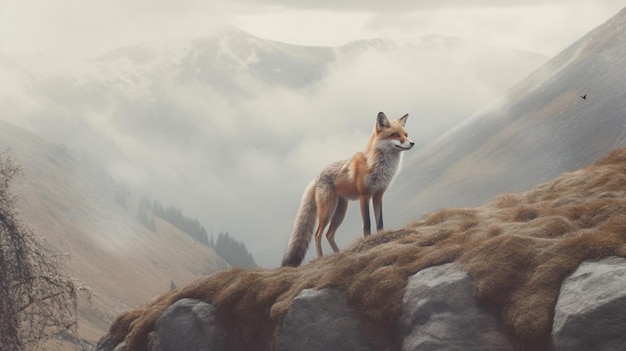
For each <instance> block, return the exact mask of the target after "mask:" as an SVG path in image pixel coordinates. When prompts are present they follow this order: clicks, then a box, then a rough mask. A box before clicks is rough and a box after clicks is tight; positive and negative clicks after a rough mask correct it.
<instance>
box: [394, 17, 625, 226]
mask: <svg viewBox="0 0 626 351" xmlns="http://www.w3.org/2000/svg"><path fill="white" fill-rule="evenodd" d="M625 57H626V9H625V10H622V11H621V12H619V13H618V14H617V15H616V16H614V17H613V18H611V19H610V20H608V21H607V22H606V23H604V24H602V25H601V26H599V27H598V28H596V29H595V30H593V31H591V32H590V33H588V34H587V35H585V36H584V37H582V38H581V39H580V40H578V41H576V42H575V43H573V44H572V45H571V46H570V47H568V48H567V49H565V50H564V51H563V52H561V53H560V54H558V55H557V56H555V57H554V58H553V59H551V60H550V61H548V62H547V63H546V64H545V65H544V66H542V67H541V68H539V69H538V70H537V71H535V72H534V73H533V74H531V75H530V76H529V77H528V78H526V79H524V80H522V81H521V82H520V83H519V84H517V85H516V86H515V87H513V88H512V89H511V90H509V91H508V92H507V93H506V94H505V95H504V96H503V97H502V98H500V99H497V100H495V101H494V102H492V103H491V104H489V105H487V106H486V107H485V108H483V109H482V110H480V111H479V112H477V113H476V114H474V115H473V116H472V117H471V118H469V119H468V120H467V121H465V122H464V123H462V124H461V125H459V126H457V127H456V128H454V129H453V130H451V131H450V132H448V133H447V134H445V135H444V136H442V137H440V138H439V139H438V140H436V141H435V142H433V143H431V144H430V145H428V146H427V147H424V148H422V149H421V150H419V151H418V152H417V153H415V154H413V155H411V156H410V157H407V159H406V162H405V165H404V169H403V171H402V173H401V174H400V175H399V177H398V179H397V180H396V184H403V185H404V186H399V187H398V188H399V189H396V191H394V192H393V193H392V195H389V196H390V197H393V198H394V202H396V203H397V202H398V201H399V202H400V203H407V202H408V203H409V204H410V205H409V206H406V209H407V210H406V211H405V210H403V209H401V208H400V207H396V208H397V209H398V212H401V213H402V214H401V215H399V216H398V218H404V219H408V218H413V217H415V215H416V214H418V213H422V212H430V211H433V210H435V209H437V208H440V207H456V206H462V207H464V206H473V205H476V204H479V203H482V202H484V201H486V200H488V199H490V198H492V197H493V196H495V195H496V194H499V193H503V192H509V191H521V190H525V189H528V188H529V187H531V186H532V185H534V184H537V183H540V182H544V181H547V180H548V179H551V178H553V177H555V176H557V175H558V174H560V173H562V172H566V171H572V170H575V169H578V168H580V167H582V166H584V165H588V164H590V163H591V162H593V161H594V160H597V159H598V158H600V157H602V156H603V155H605V154H607V153H608V152H609V151H610V150H612V149H614V148H617V147H624V146H626V113H625V112H624V111H626V83H625V82H624V80H623V79H622V78H621V77H624V76H625V75H626V58H625ZM583 96H584V97H585V98H584V99H583V98H582V97H583Z"/></svg>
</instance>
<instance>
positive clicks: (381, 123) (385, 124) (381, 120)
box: [376, 112, 391, 132]
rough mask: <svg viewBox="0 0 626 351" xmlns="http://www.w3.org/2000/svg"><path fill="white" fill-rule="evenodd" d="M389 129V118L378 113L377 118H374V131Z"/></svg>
mask: <svg viewBox="0 0 626 351" xmlns="http://www.w3.org/2000/svg"><path fill="white" fill-rule="evenodd" d="M389 127H391V123H390V122H389V118H387V116H386V115H385V114H384V113H382V112H378V117H376V131H378V132H380V131H381V130H383V129H385V128H389Z"/></svg>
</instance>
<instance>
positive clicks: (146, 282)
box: [0, 121, 227, 342]
mask: <svg viewBox="0 0 626 351" xmlns="http://www.w3.org/2000/svg"><path fill="white" fill-rule="evenodd" d="M7 149H8V153H9V155H10V157H11V158H12V159H13V161H14V162H15V163H16V164H17V165H19V166H20V167H21V168H22V170H23V176H21V177H18V178H16V180H15V184H14V187H13V192H14V193H15V194H16V195H18V197H19V201H18V203H17V205H18V208H19V210H20V215H21V217H22V219H23V220H24V222H25V223H27V224H28V225H29V226H30V227H31V228H32V229H33V231H34V233H35V235H36V236H38V237H40V238H42V239H43V240H44V243H45V244H46V245H47V246H48V247H50V248H52V249H53V251H54V252H56V253H58V254H60V255H62V256H65V257H66V262H65V264H66V267H67V271H68V273H70V275H71V276H72V277H74V278H76V279H77V281H78V282H79V284H80V285H81V286H82V287H83V288H84V289H81V292H83V293H85V292H90V293H85V294H82V295H81V296H80V297H81V299H80V303H79V335H80V336H81V337H82V338H85V339H87V340H88V341H91V342H95V341H96V340H97V338H98V337H99V335H101V333H102V331H104V330H106V328H107V327H108V324H109V323H110V321H111V317H112V316H114V315H115V314H116V313H117V312H118V311H121V310H124V309H127V308H128V306H138V305H141V304H144V303H146V302H148V301H150V300H151V299H152V297H153V296H154V295H156V294H158V293H161V292H163V291H165V290H167V289H169V287H170V284H171V282H172V281H174V282H175V283H176V284H178V285H180V284H183V283H185V282H187V281H190V280H191V279H194V278H195V277H198V276H200V275H203V274H207V273H210V272H213V271H216V270H218V269H222V268H225V267H226V266H227V265H226V264H225V262H224V261H223V260H222V259H220V258H219V257H218V256H217V255H216V254H215V252H214V251H213V250H212V249H210V248H208V247H207V246H205V245H202V244H200V243H199V242H197V241H194V240H192V239H190V238H189V237H188V236H187V235H186V234H184V233H182V232H180V231H178V230H177V229H175V228H174V227H172V226H171V225H169V224H168V223H166V222H163V221H160V220H158V218H157V219H156V220H157V231H156V232H153V231H150V230H148V229H146V228H145V227H143V226H142V225H141V224H140V223H139V222H138V221H137V220H136V213H137V205H138V203H137V201H136V200H134V197H133V196H132V194H131V193H130V192H128V191H127V190H125V189H124V188H123V187H121V186H119V185H118V184H117V183H115V182H114V181H113V180H112V179H111V178H110V177H109V176H108V175H106V173H105V172H104V171H103V170H102V169H101V168H99V167H98V166H94V164H93V163H92V162H90V161H88V160H87V159H85V158H84V157H79V156H76V155H75V154H73V153H72V152H69V151H68V150H67V149H66V148H65V147H62V146H59V145H56V144H52V143H49V142H47V141H45V140H43V139H41V138H39V137H36V136H34V135H32V134H30V133H28V132H26V131H24V130H21V129H19V128H17V127H15V126H13V125H11V124H8V123H5V122H2V121H0V150H1V151H2V152H5V151H6V150H7ZM120 196H123V197H124V198H125V199H127V200H126V205H125V207H123V206H120V203H119V201H118V202H116V197H117V198H118V199H119V198H120Z"/></svg>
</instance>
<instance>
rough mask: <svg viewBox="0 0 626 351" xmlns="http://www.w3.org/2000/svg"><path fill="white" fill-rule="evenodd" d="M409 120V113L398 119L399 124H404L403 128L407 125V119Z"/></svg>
mask: <svg viewBox="0 0 626 351" xmlns="http://www.w3.org/2000/svg"><path fill="white" fill-rule="evenodd" d="M407 118H409V114H408V113H407V114H406V115H404V116H402V117H400V118H398V122H400V124H402V126H403V127H404V125H405V124H406V119H407Z"/></svg>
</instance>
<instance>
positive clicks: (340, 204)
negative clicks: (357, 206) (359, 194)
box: [326, 197, 348, 252]
mask: <svg viewBox="0 0 626 351" xmlns="http://www.w3.org/2000/svg"><path fill="white" fill-rule="evenodd" d="M347 210H348V200H346V199H344V198H342V197H340V198H339V199H338V200H337V207H336V208H335V214H334V215H333V219H332V220H331V221H330V226H329V227H328V231H327V232H326V239H328V243H329V244H330V247H332V248H333V251H335V252H339V247H337V243H335V232H336V231H337V228H339V226H340V225H341V222H343V219H344V218H346V211H347Z"/></svg>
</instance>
